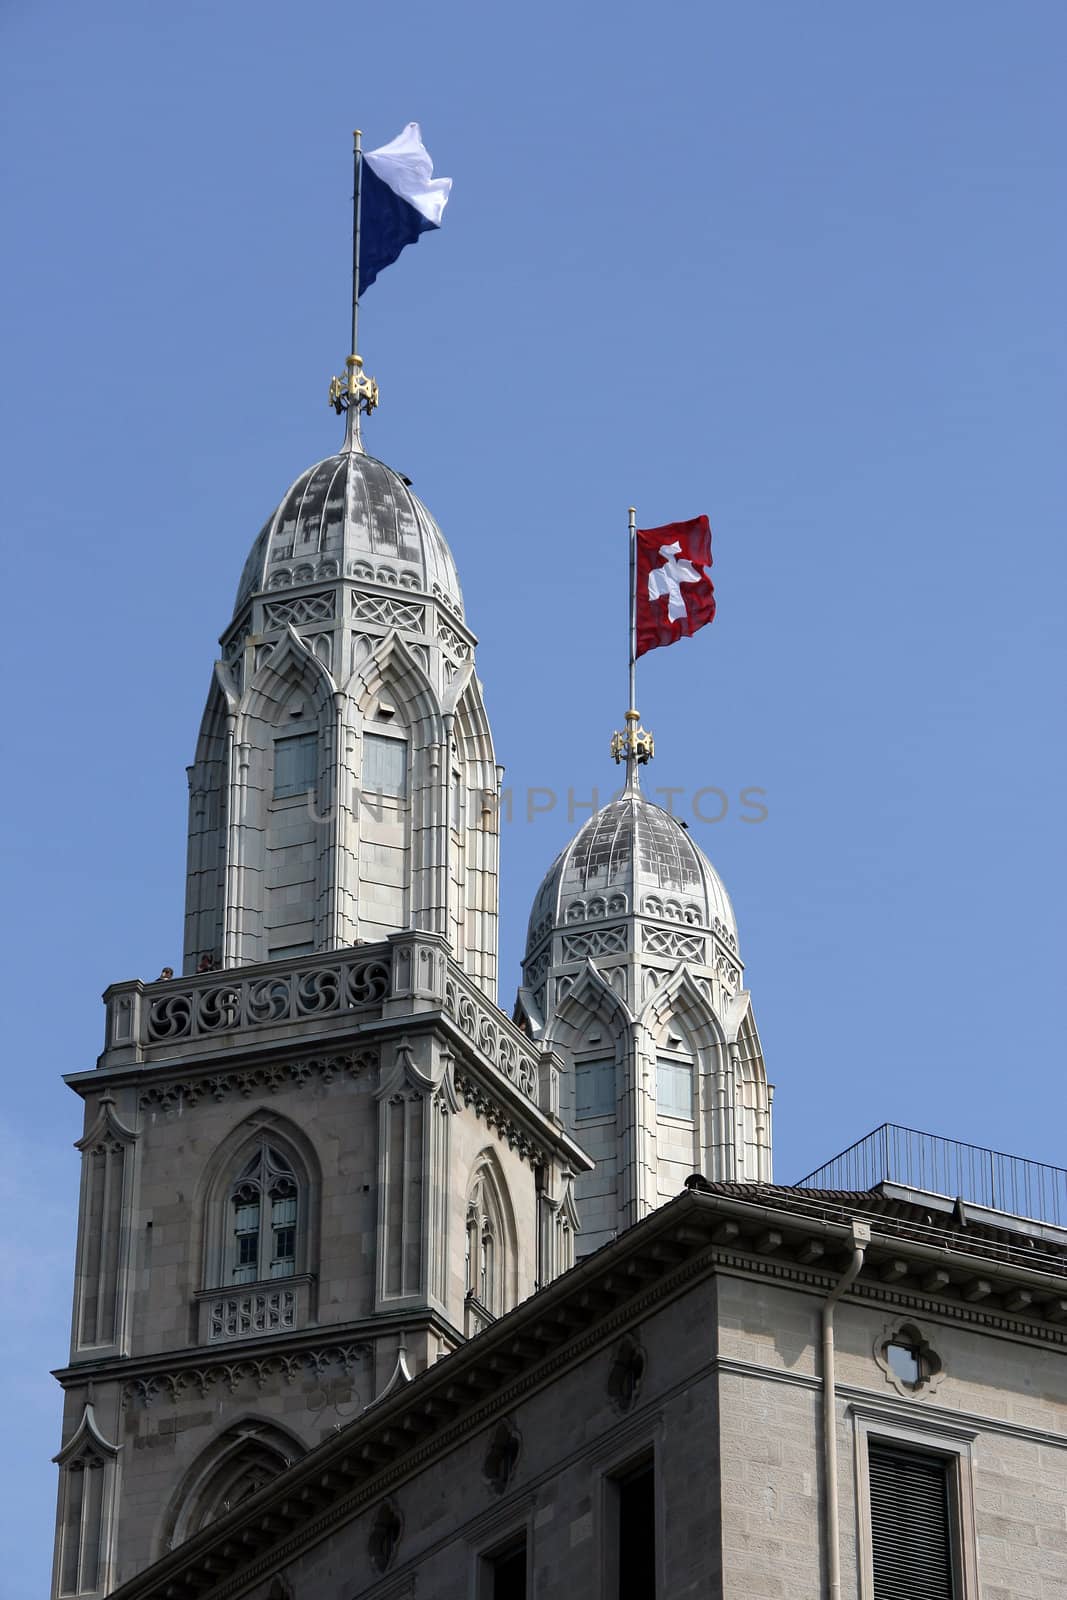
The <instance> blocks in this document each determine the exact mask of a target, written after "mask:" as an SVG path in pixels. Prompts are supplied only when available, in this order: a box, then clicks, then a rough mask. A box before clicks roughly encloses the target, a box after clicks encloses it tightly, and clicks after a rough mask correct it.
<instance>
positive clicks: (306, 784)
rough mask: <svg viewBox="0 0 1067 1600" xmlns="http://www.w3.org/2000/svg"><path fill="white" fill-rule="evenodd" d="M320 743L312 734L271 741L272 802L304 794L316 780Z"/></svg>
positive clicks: (297, 734) (301, 734) (294, 735)
mask: <svg viewBox="0 0 1067 1600" xmlns="http://www.w3.org/2000/svg"><path fill="white" fill-rule="evenodd" d="M318 758H319V741H318V735H317V734H314V733H294V734H290V735H288V736H287V737H286V738H284V739H275V741H274V798H275V800H284V799H285V798H286V797H287V796H288V795H293V794H306V793H307V791H308V790H309V789H313V788H314V787H315V781H316V779H317V778H318Z"/></svg>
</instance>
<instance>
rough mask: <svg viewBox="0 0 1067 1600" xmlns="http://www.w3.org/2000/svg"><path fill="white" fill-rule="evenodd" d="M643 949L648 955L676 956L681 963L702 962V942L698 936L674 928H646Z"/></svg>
mask: <svg viewBox="0 0 1067 1600" xmlns="http://www.w3.org/2000/svg"><path fill="white" fill-rule="evenodd" d="M644 947H645V950H646V951H647V952H648V954H649V955H653V956H676V957H679V958H680V959H681V960H682V961H699V962H703V960H704V955H705V949H704V941H703V939H702V938H701V937H700V935H699V934H696V933H682V932H681V930H680V929H674V928H646V929H645V930H644Z"/></svg>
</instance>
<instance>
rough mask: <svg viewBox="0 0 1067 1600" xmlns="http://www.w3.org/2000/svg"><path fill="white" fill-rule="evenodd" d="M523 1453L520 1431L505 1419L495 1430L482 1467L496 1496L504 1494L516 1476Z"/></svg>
mask: <svg viewBox="0 0 1067 1600" xmlns="http://www.w3.org/2000/svg"><path fill="white" fill-rule="evenodd" d="M521 1453H522V1439H521V1437H520V1435H519V1432H518V1429H517V1428H516V1427H515V1426H514V1424H513V1423H512V1422H510V1421H509V1420H508V1418H506V1417H505V1418H504V1420H503V1422H500V1423H498V1424H497V1426H496V1428H494V1430H493V1435H492V1438H491V1439H490V1441H489V1448H488V1450H487V1451H486V1452H485V1461H484V1463H483V1465H482V1476H483V1477H484V1478H485V1481H486V1483H487V1484H488V1485H489V1487H490V1489H492V1491H493V1493H494V1494H503V1493H504V1490H505V1489H506V1488H507V1486H508V1484H509V1483H510V1482H511V1480H512V1478H513V1476H514V1474H515V1468H516V1466H517V1465H518V1461H519V1456H520V1455H521Z"/></svg>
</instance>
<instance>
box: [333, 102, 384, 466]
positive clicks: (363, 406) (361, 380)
mask: <svg viewBox="0 0 1067 1600" xmlns="http://www.w3.org/2000/svg"><path fill="white" fill-rule="evenodd" d="M362 138H363V135H362V133H361V132H360V130H359V128H357V129H356V130H355V132H354V133H353V134H352V163H353V168H354V171H353V180H352V345H351V350H350V353H349V355H348V357H347V358H346V360H345V375H344V377H343V378H331V379H330V391H329V395H330V404H331V405H332V406H333V408H334V410H335V411H336V412H337V415H338V416H340V415H341V413H342V412H343V411H346V412H347V413H348V420H347V422H346V425H345V448H346V449H347V450H362V449H363V445H362V442H361V440H360V435H359V414H360V412H361V411H364V412H366V414H367V416H368V417H369V416H370V414H371V412H372V411H373V410H374V408H375V406H376V405H377V404H378V385H377V384H376V383H375V381H374V379H373V378H368V377H367V376H366V374H365V373H364V371H363V358H362V357H361V355H360V353H359V227H360V214H361V209H362V208H361V205H360V190H361V188H362V178H363V146H362V142H361V141H362Z"/></svg>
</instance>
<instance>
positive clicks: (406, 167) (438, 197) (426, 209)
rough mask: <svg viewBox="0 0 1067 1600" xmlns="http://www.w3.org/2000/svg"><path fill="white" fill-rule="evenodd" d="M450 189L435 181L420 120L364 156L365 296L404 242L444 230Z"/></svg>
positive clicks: (362, 231)
mask: <svg viewBox="0 0 1067 1600" xmlns="http://www.w3.org/2000/svg"><path fill="white" fill-rule="evenodd" d="M451 188H452V179H451V178H435V177H434V175H433V162H432V161H431V160H430V153H429V151H428V150H427V149H426V146H425V145H424V144H423V142H422V134H421V132H420V131H419V125H418V123H417V122H409V123H408V125H407V127H406V128H405V129H404V131H403V133H401V134H398V135H397V137H396V138H395V139H394V140H393V141H392V142H391V143H390V144H383V145H382V147H381V149H380V150H368V151H367V152H366V154H365V155H364V157H363V176H362V184H361V190H360V193H361V200H360V238H359V287H360V292H361V293H362V291H363V290H364V289H369V288H370V286H371V284H372V283H373V282H374V280H375V278H376V277H377V276H378V274H379V272H381V271H382V270H383V268H385V267H391V266H392V264H393V262H394V261H395V260H396V258H397V256H398V255H399V254H400V252H401V250H403V248H404V246H405V245H406V244H414V243H415V241H416V239H417V238H418V237H419V234H420V233H425V232H426V231H427V229H429V228H439V227H440V226H441V218H442V217H443V216H444V213H445V206H446V205H447V204H448V196H449V192H450V190H451Z"/></svg>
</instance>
